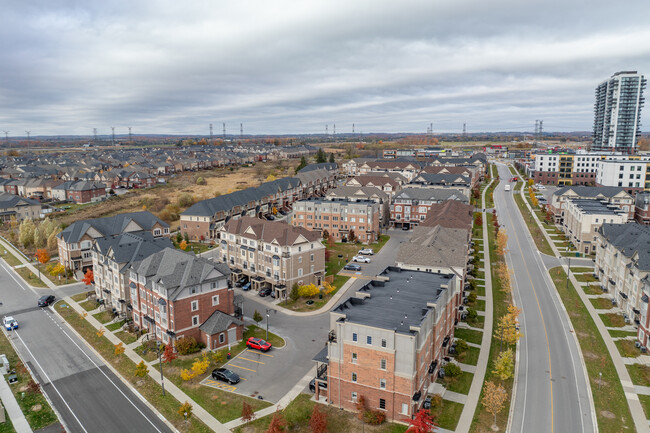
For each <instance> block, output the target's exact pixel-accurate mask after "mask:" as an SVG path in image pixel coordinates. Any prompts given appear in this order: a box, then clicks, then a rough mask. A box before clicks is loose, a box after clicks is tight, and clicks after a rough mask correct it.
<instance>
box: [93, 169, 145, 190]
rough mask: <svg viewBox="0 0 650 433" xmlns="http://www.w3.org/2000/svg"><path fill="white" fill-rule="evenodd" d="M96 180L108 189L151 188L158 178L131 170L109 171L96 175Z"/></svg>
mask: <svg viewBox="0 0 650 433" xmlns="http://www.w3.org/2000/svg"><path fill="white" fill-rule="evenodd" d="M95 180H96V181H99V182H104V183H105V184H106V185H107V187H108V188H113V189H115V188H129V189H131V188H135V189H140V188H149V187H152V186H154V185H155V184H156V183H157V176H154V175H151V174H149V173H145V172H143V171H138V170H134V169H132V168H131V169H129V168H120V169H114V170H109V171H106V172H102V173H97V174H96V175H95Z"/></svg>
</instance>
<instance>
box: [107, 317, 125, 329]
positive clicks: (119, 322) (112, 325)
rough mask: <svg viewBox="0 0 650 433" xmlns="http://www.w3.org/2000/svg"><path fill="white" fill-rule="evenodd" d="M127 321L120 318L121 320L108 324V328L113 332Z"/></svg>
mask: <svg viewBox="0 0 650 433" xmlns="http://www.w3.org/2000/svg"><path fill="white" fill-rule="evenodd" d="M125 323H126V321H125V320H120V321H117V322H115V323H111V324H110V325H106V329H108V330H109V331H111V332H113V331H117V330H118V329H120V328H121V327H122V326H124V324H125Z"/></svg>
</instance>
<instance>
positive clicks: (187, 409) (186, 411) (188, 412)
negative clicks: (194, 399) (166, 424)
mask: <svg viewBox="0 0 650 433" xmlns="http://www.w3.org/2000/svg"><path fill="white" fill-rule="evenodd" d="M178 414H179V415H180V416H182V417H184V418H185V419H187V418H189V417H191V416H192V405H191V404H190V402H189V401H186V402H185V403H183V404H182V405H180V407H179V408H178Z"/></svg>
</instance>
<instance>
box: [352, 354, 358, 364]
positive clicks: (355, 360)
mask: <svg viewBox="0 0 650 433" xmlns="http://www.w3.org/2000/svg"><path fill="white" fill-rule="evenodd" d="M352 363H353V364H356V363H357V354H356V353H354V352H352Z"/></svg>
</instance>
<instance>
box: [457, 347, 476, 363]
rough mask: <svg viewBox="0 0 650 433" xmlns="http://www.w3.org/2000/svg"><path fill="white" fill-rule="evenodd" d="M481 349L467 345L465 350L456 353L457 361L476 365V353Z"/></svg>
mask: <svg viewBox="0 0 650 433" xmlns="http://www.w3.org/2000/svg"><path fill="white" fill-rule="evenodd" d="M480 351H481V349H479V348H478V347H471V346H470V347H468V348H467V350H466V351H465V352H463V353H461V354H458V355H456V359H457V360H458V362H462V363H463V364H469V365H476V364H478V355H479V353H480Z"/></svg>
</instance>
